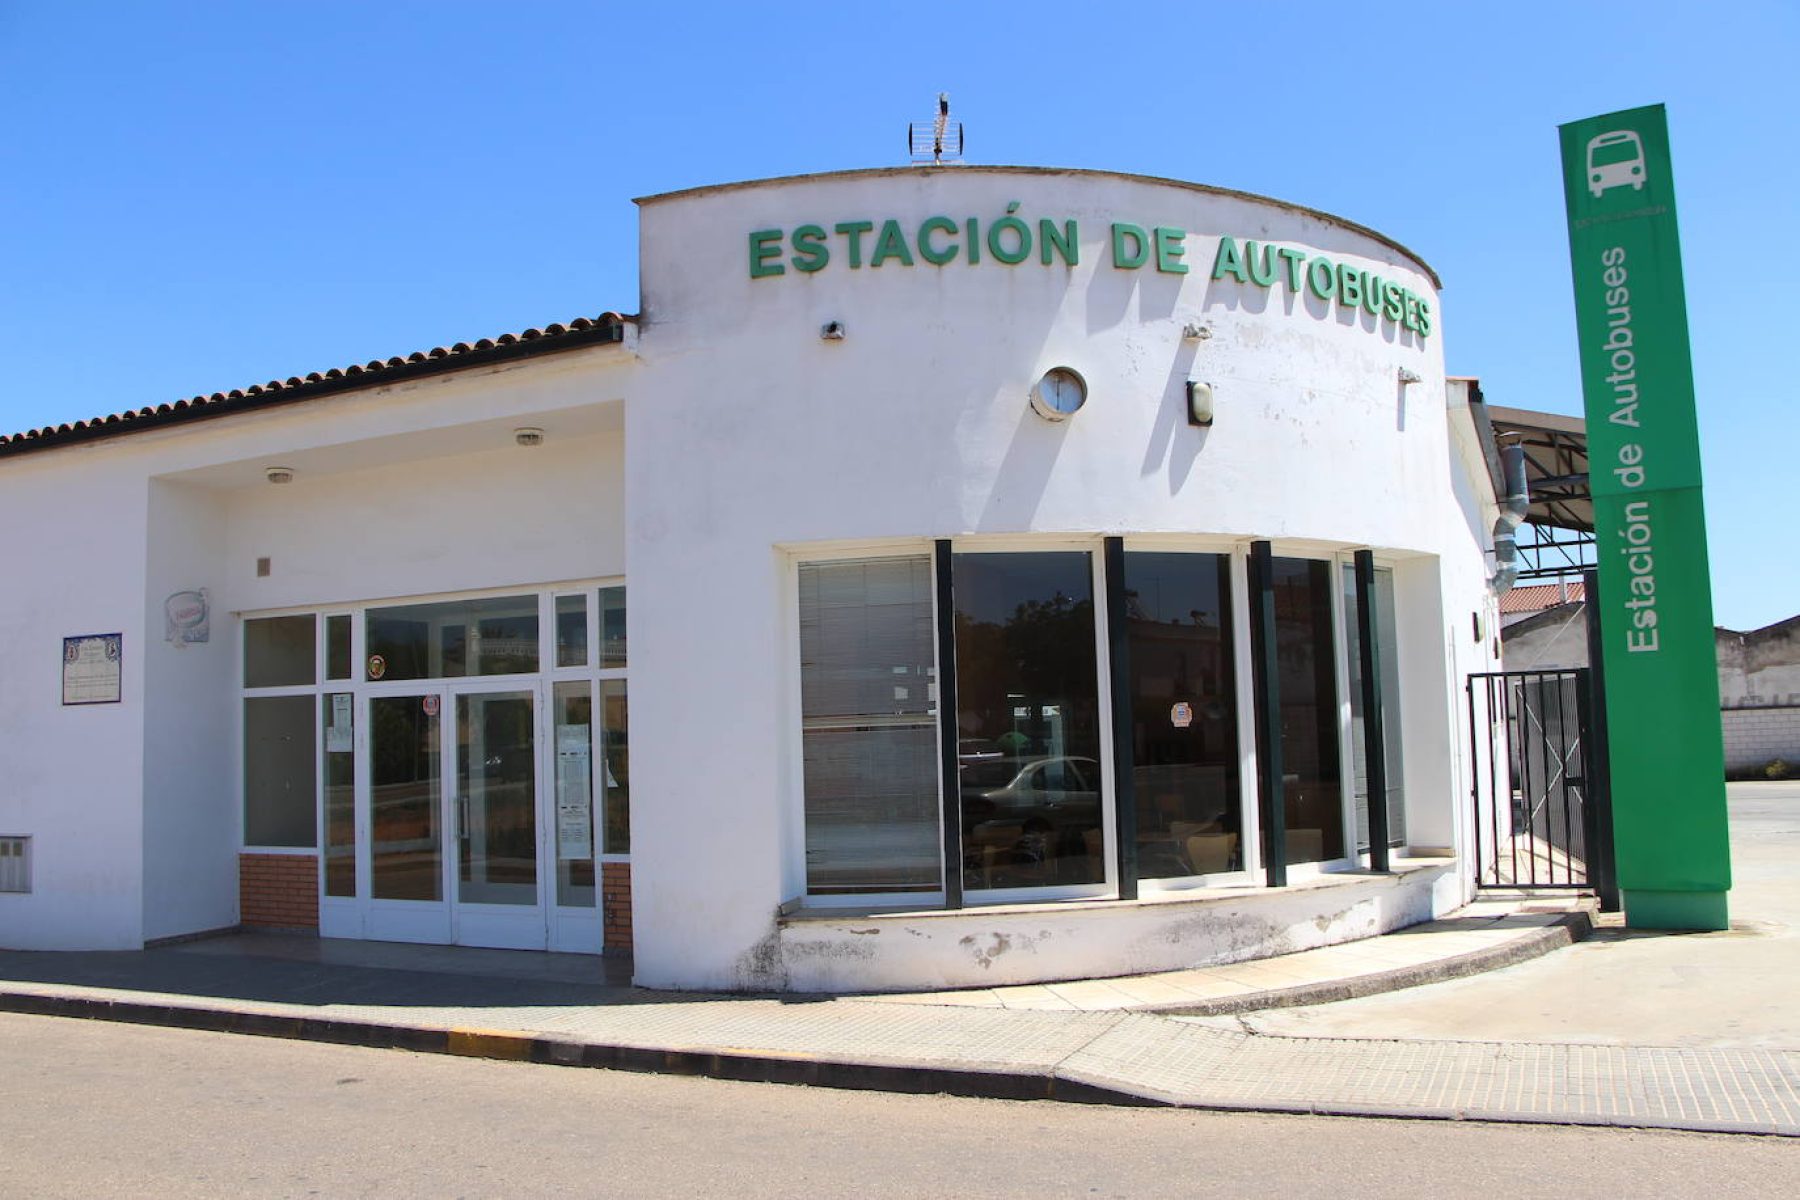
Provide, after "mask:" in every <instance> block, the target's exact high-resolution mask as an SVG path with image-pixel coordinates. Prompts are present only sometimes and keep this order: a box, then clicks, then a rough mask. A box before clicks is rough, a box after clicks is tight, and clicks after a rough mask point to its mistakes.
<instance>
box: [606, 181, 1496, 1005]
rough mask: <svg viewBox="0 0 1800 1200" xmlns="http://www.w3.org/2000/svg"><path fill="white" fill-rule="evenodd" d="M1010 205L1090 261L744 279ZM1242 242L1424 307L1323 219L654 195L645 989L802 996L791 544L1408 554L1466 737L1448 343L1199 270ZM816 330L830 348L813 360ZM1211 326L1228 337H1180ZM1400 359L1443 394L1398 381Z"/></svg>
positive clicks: (1226, 208)
mask: <svg viewBox="0 0 1800 1200" xmlns="http://www.w3.org/2000/svg"><path fill="white" fill-rule="evenodd" d="M1015 200H1016V201H1020V202H1021V208H1020V210H1019V215H1020V216H1021V217H1023V218H1025V219H1026V220H1027V221H1028V222H1030V223H1031V224H1032V225H1033V228H1035V227H1036V220H1037V218H1038V217H1050V218H1054V219H1057V220H1059V221H1060V220H1061V219H1064V218H1068V217H1074V218H1076V219H1077V220H1079V222H1080V226H1081V240H1082V244H1081V262H1080V264H1079V265H1077V266H1074V267H1067V266H1064V265H1062V264H1061V263H1060V262H1058V263H1057V264H1056V265H1053V266H1044V265H1041V264H1040V263H1039V262H1038V260H1037V258H1036V257H1035V255H1034V257H1033V258H1031V259H1029V260H1027V261H1026V262H1025V263H1021V264H1019V265H1018V266H1006V265H1004V264H1000V263H995V262H992V261H989V260H985V259H984V261H983V262H982V263H980V264H979V265H971V264H969V263H967V262H966V261H963V260H962V259H958V260H957V261H956V262H954V263H952V264H950V265H948V266H944V267H934V266H931V265H928V264H925V263H923V262H921V263H920V264H919V265H916V266H913V267H905V266H900V265H897V264H895V263H893V262H889V263H887V264H884V265H883V267H881V268H879V269H871V268H869V267H867V266H865V267H863V268H862V269H860V270H856V269H850V268H849V267H847V266H846V265H844V264H843V262H842V261H841V254H840V257H839V258H838V259H837V260H836V261H834V262H833V263H832V264H831V265H830V266H828V267H827V268H826V269H825V270H822V271H819V272H817V273H815V274H811V275H807V274H802V273H799V272H797V271H794V270H792V269H790V270H789V271H788V272H787V274H785V275H783V276H781V277H777V278H761V279H752V278H750V275H749V270H748V246H747V237H748V234H749V233H750V231H752V230H756V229H765V228H781V229H792V228H793V227H794V226H795V225H796V224H799V223H802V222H807V221H812V222H817V223H819V224H821V225H824V226H826V227H828V228H829V227H830V226H831V225H832V224H833V223H835V222H837V221H846V220H857V219H867V220H871V221H874V222H876V223H877V225H879V223H880V222H881V221H882V220H884V219H887V218H890V217H892V218H897V219H899V220H900V221H901V223H902V225H903V226H905V227H906V228H907V229H909V230H915V229H917V227H918V225H919V223H920V222H921V221H922V220H923V219H924V218H925V217H927V216H930V215H935V214H944V215H948V216H950V217H951V218H953V219H956V220H958V222H959V224H960V222H961V221H962V219H963V218H965V217H967V216H979V217H981V218H982V219H983V220H984V221H985V220H989V219H992V218H994V217H998V216H1000V215H1002V214H1003V213H1004V212H1005V211H1006V206H1007V205H1008V203H1009V202H1012V201H1015ZM1113 220H1123V221H1131V222H1134V223H1137V224H1141V225H1145V226H1153V225H1172V226H1179V227H1181V228H1184V229H1186V230H1188V231H1189V234H1190V236H1189V238H1188V254H1187V259H1186V261H1187V262H1188V263H1189V264H1190V271H1189V273H1188V274H1186V275H1185V276H1177V275H1172V274H1162V273H1158V272H1157V271H1156V270H1155V269H1154V266H1150V267H1146V268H1143V269H1140V270H1137V271H1123V270H1118V269H1115V268H1113V267H1112V266H1110V265H1109V263H1108V262H1107V258H1108V255H1107V245H1106V235H1107V228H1108V225H1109V223H1110V222H1111V221H1113ZM1221 234H1231V235H1233V236H1236V237H1239V238H1244V237H1256V238H1258V239H1261V240H1266V241H1270V242H1274V243H1277V244H1286V245H1299V246H1304V247H1308V248H1309V249H1310V250H1311V251H1316V252H1319V253H1323V254H1325V255H1327V256H1329V257H1331V258H1332V259H1333V260H1335V261H1344V262H1349V263H1351V264H1353V265H1358V266H1364V267H1370V268H1373V269H1376V270H1378V271H1380V272H1381V273H1382V274H1383V275H1384V276H1386V277H1388V278H1391V279H1395V280H1397V281H1399V282H1400V283H1402V284H1404V285H1406V286H1408V287H1410V288H1411V289H1412V290H1413V291H1415V292H1417V293H1419V294H1421V295H1425V296H1427V297H1431V298H1433V299H1434V300H1435V290H1434V287H1433V284H1432V281H1431V280H1430V278H1429V277H1428V276H1427V275H1426V274H1425V273H1424V272H1423V271H1422V270H1421V269H1420V268H1419V266H1418V265H1417V263H1416V262H1415V261H1414V260H1412V259H1411V258H1410V257H1408V256H1407V255H1405V254H1403V253H1401V252H1400V251H1398V250H1396V249H1394V248H1393V247H1391V246H1389V245H1388V244H1386V243H1383V242H1381V241H1379V240H1378V239H1376V238H1374V237H1371V236H1369V235H1367V234H1366V233H1362V232H1359V231H1356V230H1354V229H1352V228H1348V227H1346V226H1344V225H1342V224H1339V223H1336V222H1333V221H1330V220H1328V219H1325V218H1322V217H1320V216H1318V215H1317V214H1309V213H1307V212H1304V211H1302V210H1298V209H1294V208H1291V207H1288V206H1282V205H1276V204H1272V203H1266V202H1258V201H1255V200H1252V199H1248V198H1243V197H1237V196H1231V195H1225V194H1220V193H1216V192H1209V191H1205V190H1197V189H1191V188H1186V187H1181V186H1175V185H1169V184H1164V183H1159V182H1155V181H1145V180H1140V179H1131V178H1125V177H1119V176H1111V175H1099V174H1086V173H1070V172H1036V173H1029V174H1024V173H1003V172H989V171H983V170H980V169H965V170H962V171H936V172H933V171H919V172H899V173H867V174H855V175H849V176H840V177H819V178H813V179H802V180H796V181H787V182H776V183H772V184H764V185H752V186H749V187H745V188H728V189H715V190H707V191H702V192H698V193H689V194H678V195H675V196H671V197H667V198H662V199H656V200H652V201H648V202H646V204H645V207H644V211H643V216H642V257H643V271H642V274H643V280H644V297H643V313H642V317H643V320H644V323H645V331H644V335H643V354H644V356H645V364H646V365H645V371H644V379H643V387H642V389H641V393H640V394H638V395H636V396H634V398H633V400H632V402H631V406H630V411H629V414H628V438H629V443H630V455H629V458H628V462H627V467H626V473H627V507H628V512H629V524H628V553H629V557H630V561H631V587H632V638H633V651H634V654H635V655H638V656H639V659H638V661H639V662H640V663H654V664H657V669H655V670H652V671H647V672H640V673H639V674H638V675H636V676H635V677H634V681H633V713H632V719H633V742H634V750H635V754H634V771H635V777H634V784H633V786H634V812H635V826H634V835H633V836H634V858H635V863H636V867H635V870H634V877H633V878H634V903H635V907H636V913H635V915H636V922H637V931H638V932H637V974H638V979H639V981H640V982H642V983H645V984H648V985H651V986H671V985H687V986H708V987H766V986H780V985H781V984H782V983H783V982H784V968H783V964H782V963H781V962H780V955H779V946H778V939H777V937H776V911H777V907H778V906H779V905H781V904H782V903H783V902H784V901H787V900H790V899H792V897H793V893H794V890H795V888H794V883H795V878H796V873H795V870H794V864H793V863H791V862H786V861H785V859H784V848H785V856H786V858H792V856H793V853H794V851H793V847H794V846H796V845H797V844H798V843H799V839H798V837H797V836H796V829H795V826H796V824H797V822H798V821H799V819H800V818H799V805H798V787H797V782H798V767H797V765H796V764H795V763H793V762H792V761H791V758H792V754H791V751H790V749H789V746H790V743H791V740H792V739H791V724H792V715H791V712H790V707H791V703H792V696H793V688H792V682H791V676H792V673H793V671H794V665H793V658H794V652H793V647H792V646H791V645H790V644H788V643H787V641H786V640H785V638H786V636H787V631H788V627H789V625H790V624H791V622H790V619H789V618H790V614H789V613H788V611H787V605H788V601H787V600H786V599H785V597H786V595H787V590H788V589H787V587H786V585H785V574H786V573H787V572H788V571H790V570H791V565H790V564H789V563H788V561H787V559H786V557H785V554H784V551H785V550H787V549H798V548H802V547H816V546H818V545H819V544H822V543H835V544H840V545H842V546H844V547H846V548H853V547H855V546H857V545H866V544H869V543H870V542H872V541H875V540H878V539H891V538H909V539H926V538H932V537H957V538H962V537H968V536H970V535H988V534H993V535H1016V534H1032V533H1044V534H1050V533H1056V534H1069V533H1075V534H1088V535H1100V534H1107V533H1164V534H1182V533H1192V534H1208V535H1222V536H1225V537H1228V538H1234V539H1240V540H1250V539H1254V538H1273V539H1275V540H1276V544H1277V552H1278V553H1280V552H1282V547H1283V542H1284V540H1287V541H1289V542H1290V544H1294V545H1298V542H1297V541H1295V539H1305V540H1306V542H1307V543H1308V545H1309V546H1312V547H1318V546H1322V545H1335V546H1338V547H1342V548H1353V547H1357V546H1362V545H1368V546H1374V547H1377V548H1380V549H1382V550H1384V551H1385V552H1389V553H1392V554H1394V555H1395V556H1397V557H1410V558H1411V559H1412V560H1413V561H1415V562H1416V563H1418V564H1420V565H1418V566H1417V567H1414V568H1409V569H1408V570H1407V571H1406V572H1404V573H1403V574H1402V575H1401V576H1397V582H1399V583H1400V584H1401V586H1402V589H1403V591H1404V592H1405V593H1406V599H1405V600H1404V601H1403V603H1405V604H1406V605H1407V607H1408V608H1409V609H1411V610H1412V611H1413V612H1415V613H1417V614H1418V622H1419V624H1420V625H1421V626H1424V627H1425V628H1424V630H1423V632H1420V631H1419V630H1417V629H1415V630H1413V631H1411V632H1410V633H1409V634H1405V635H1403V637H1405V638H1406V639H1407V644H1406V646H1405V647H1403V651H1402V657H1403V663H1406V664H1407V665H1408V670H1409V677H1410V676H1417V678H1414V679H1412V682H1411V685H1410V688H1409V690H1410V692H1411V693H1412V695H1413V696H1415V697H1417V699H1416V701H1412V700H1409V702H1408V704H1407V708H1406V714H1407V719H1409V720H1412V719H1414V718H1415V717H1416V715H1417V712H1419V711H1423V712H1425V713H1426V714H1427V715H1428V716H1429V718H1430V719H1429V720H1428V721H1422V722H1421V725H1422V726H1423V728H1424V730H1425V732H1426V736H1428V737H1431V738H1434V739H1442V738H1444V737H1445V736H1446V734H1447V733H1448V731H1449V729H1450V727H1451V725H1452V722H1453V720H1454V713H1453V712H1451V711H1448V710H1447V709H1446V708H1445V707H1444V703H1445V698H1446V695H1447V693H1449V692H1450V691H1451V687H1450V684H1449V678H1450V676H1451V674H1452V673H1453V672H1454V671H1456V670H1458V669H1459V667H1458V666H1457V665H1455V664H1453V663H1451V662H1448V661H1447V657H1448V656H1449V655H1450V653H1451V647H1449V646H1447V645H1446V644H1445V640H1444V638H1443V630H1444V626H1443V625H1442V624H1440V623H1438V619H1439V617H1440V616H1442V615H1443V614H1444V613H1448V612H1455V611H1457V610H1461V609H1466V608H1467V607H1469V605H1470V604H1472V603H1479V601H1478V600H1475V599H1472V597H1473V596H1475V595H1476V594H1477V592H1478V590H1479V588H1480V586H1481V578H1480V576H1481V570H1482V568H1481V565H1480V562H1479V549H1478V547H1477V546H1476V545H1475V543H1474V542H1472V541H1471V536H1472V535H1471V533H1470V529H1471V528H1473V527H1474V526H1475V525H1478V524H1479V521H1478V519H1475V520H1472V519H1471V514H1470V513H1469V512H1468V511H1465V509H1466V507H1467V505H1468V504H1471V503H1476V506H1477V507H1479V505H1478V503H1477V502H1476V501H1475V499H1474V498H1472V497H1470V496H1464V495H1459V494H1458V492H1457V490H1456V484H1455V482H1454V481H1453V478H1452V476H1453V474H1454V473H1455V472H1456V471H1457V470H1458V469H1459V468H1458V463H1457V461H1456V460H1455V459H1454V458H1453V456H1452V454H1451V452H1450V447H1449V434H1448V430H1447V426H1446V413H1445V403H1446V402H1445V394H1444V383H1443V379H1444V373H1443V366H1442V355H1441V349H1440V338H1439V337H1438V336H1436V335H1434V336H1432V337H1430V338H1429V339H1425V340H1423V341H1421V340H1420V339H1418V338H1416V337H1415V336H1414V335H1412V334H1409V333H1403V332H1396V326H1395V325H1394V324H1393V323H1392V322H1388V321H1385V320H1377V319H1375V318H1372V317H1368V316H1366V315H1359V316H1355V317H1351V316H1349V315H1347V314H1344V313H1342V312H1340V310H1339V309H1338V307H1337V306H1336V305H1326V304H1324V303H1322V302H1320V301H1318V300H1317V298H1316V297H1313V296H1311V295H1310V294H1304V295H1301V296H1298V297H1296V296H1294V295H1292V294H1291V293H1289V292H1288V291H1287V290H1286V289H1285V287H1282V286H1278V287H1277V288H1276V289H1274V290H1272V291H1263V290H1262V289H1258V288H1255V287H1252V286H1247V285H1243V284H1239V283H1237V282H1236V281H1235V280H1229V279H1227V280H1217V281H1215V280H1212V279H1210V277H1209V276H1210V267H1211V263H1212V258H1213V250H1214V247H1215V245H1216V243H1217V238H1218V236H1219V235H1221ZM828 321H840V322H843V324H844V327H845V330H846V336H845V338H844V339H843V340H842V341H823V340H821V338H820V336H819V331H820V327H821V326H822V325H823V324H824V323H826V322H828ZM1190 321H1200V322H1204V323H1206V324H1207V325H1209V326H1210V327H1211V330H1212V335H1213V336H1212V337H1211V338H1210V339H1208V340H1205V341H1198V342H1196V341H1189V340H1184V339H1183V337H1182V326H1183V324H1184V323H1186V322H1190ZM1057 365H1065V366H1071V367H1074V368H1075V369H1077V370H1079V371H1080V372H1081V373H1082V374H1083V375H1084V376H1085V377H1086V378H1087V380H1088V383H1089V387H1090V395H1091V398H1090V400H1089V402H1088V405H1087V407H1086V408H1085V409H1084V410H1083V411H1082V412H1081V413H1080V414H1078V415H1077V416H1076V417H1075V418H1074V419H1072V420H1070V421H1067V422H1064V423H1061V424H1051V423H1049V422H1046V421H1044V420H1042V419H1041V418H1039V417H1037V416H1035V415H1034V414H1032V413H1031V412H1030V411H1029V410H1028V408H1027V404H1026V395H1027V391H1028V389H1029V387H1030V386H1031V384H1032V383H1033V382H1034V381H1035V380H1036V379H1037V378H1038V377H1039V376H1040V375H1041V374H1042V373H1043V371H1044V370H1046V369H1047V368H1049V367H1051V366H1057ZM1402 367H1405V368H1408V369H1410V370H1412V371H1415V372H1417V373H1418V374H1419V375H1420V376H1421V377H1422V382H1420V383H1417V384H1413V385H1411V386H1410V387H1407V386H1403V385H1402V384H1401V382H1400V380H1399V371H1400V369H1401V368H1402ZM1189 378H1199V379H1203V380H1205V381H1207V382H1210V383H1212V384H1213V386H1214V388H1215V393H1216V403H1217V411H1218V417H1217V423H1216V424H1215V426H1214V427H1213V428H1212V429H1211V430H1207V431H1202V430H1199V429H1195V428H1192V427H1190V426H1189V425H1187V424H1186V421H1185V415H1184V410H1183V404H1184V399H1185V394H1184V388H1183V384H1184V382H1185V381H1186V380H1187V379H1189ZM921 544H922V543H921ZM965 544H967V543H965ZM1447 557H1455V558H1457V559H1458V560H1459V562H1458V565H1457V567H1456V568H1455V569H1454V570H1453V571H1452V570H1440V569H1439V564H1441V563H1442V562H1443V561H1444V560H1445V559H1446V558H1447ZM1445 619H1448V618H1447V617H1446V618H1445ZM672 664H673V665H672ZM1409 732H1411V731H1410V730H1409ZM697 747H704V749H705V753H704V754H700V753H696V752H695V751H696V748H697ZM1453 765H1454V764H1453V762H1452V761H1451V760H1450V752H1449V750H1448V749H1447V748H1446V749H1445V750H1444V752H1443V753H1441V754H1436V755H1433V754H1429V753H1425V754H1421V755H1420V757H1419V759H1418V761H1417V762H1416V763H1415V761H1414V760H1413V758H1412V757H1411V756H1410V753H1409V758H1408V761H1407V764H1406V778H1407V785H1408V790H1409V792H1410V793H1411V795H1412V803H1414V804H1416V805H1418V806H1419V810H1420V817H1421V818H1422V817H1423V816H1424V814H1425V812H1426V811H1427V810H1433V811H1436V810H1440V809H1441V808H1442V807H1443V806H1444V805H1445V804H1447V803H1448V800H1447V798H1446V796H1445V792H1444V790H1443V789H1444V787H1445V785H1447V784H1448V782H1449V779H1450V776H1451V774H1452V769H1453ZM1449 819H1450V818H1449V817H1448V814H1445V813H1439V814H1438V816H1437V823H1438V824H1439V825H1447V824H1448V822H1449ZM1419 828H1420V829H1421V830H1431V829H1432V821H1431V820H1430V819H1421V820H1420V821H1419ZM1445 832H1446V834H1448V833H1449V831H1448V830H1447V829H1446V830H1445ZM1419 836H1420V835H1418V834H1415V839H1417V838H1418V837H1419ZM1448 840H1449V838H1448V837H1446V841H1448Z"/></svg>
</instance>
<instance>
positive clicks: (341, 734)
mask: <svg viewBox="0 0 1800 1200" xmlns="http://www.w3.org/2000/svg"><path fill="white" fill-rule="evenodd" d="M353 728H354V727H353V726H352V725H351V724H350V694H349V693H348V692H341V693H338V694H336V695H334V696H332V698H331V720H330V722H329V723H328V724H327V725H326V726H325V753H327V754H348V753H350V750H351V745H352V743H351V740H350V739H351V732H352V730H353Z"/></svg>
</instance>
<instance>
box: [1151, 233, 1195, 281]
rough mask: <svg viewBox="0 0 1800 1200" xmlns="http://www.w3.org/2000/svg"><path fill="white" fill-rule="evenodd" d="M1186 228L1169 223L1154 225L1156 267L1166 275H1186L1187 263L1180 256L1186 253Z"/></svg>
mask: <svg viewBox="0 0 1800 1200" xmlns="http://www.w3.org/2000/svg"><path fill="white" fill-rule="evenodd" d="M1186 238H1187V230H1185V229H1176V228H1174V227H1173V226H1169V225H1158V226H1157V227H1156V269H1157V270H1159V271H1161V272H1163V273H1164V274H1167V275H1186V274H1187V264H1186V263H1184V262H1182V261H1181V256H1182V255H1183V254H1186V253H1187V245H1186Z"/></svg>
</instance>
